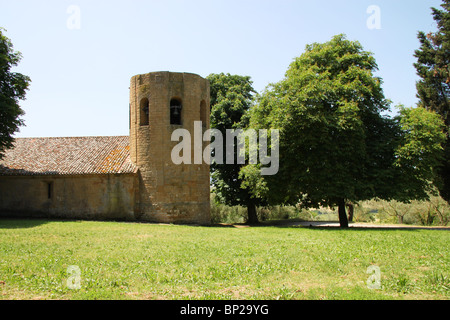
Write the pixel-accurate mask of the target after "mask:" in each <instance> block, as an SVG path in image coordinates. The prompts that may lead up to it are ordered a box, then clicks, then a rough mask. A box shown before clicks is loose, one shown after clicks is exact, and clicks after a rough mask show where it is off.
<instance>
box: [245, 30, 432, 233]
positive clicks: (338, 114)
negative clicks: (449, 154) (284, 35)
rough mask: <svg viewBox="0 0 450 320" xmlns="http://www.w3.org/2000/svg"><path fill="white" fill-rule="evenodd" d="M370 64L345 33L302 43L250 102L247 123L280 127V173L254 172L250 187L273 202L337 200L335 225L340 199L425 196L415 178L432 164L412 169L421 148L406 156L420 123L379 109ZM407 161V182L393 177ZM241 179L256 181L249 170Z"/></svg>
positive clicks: (343, 219) (382, 102)
mask: <svg viewBox="0 0 450 320" xmlns="http://www.w3.org/2000/svg"><path fill="white" fill-rule="evenodd" d="M376 70H377V64H376V61H375V59H374V57H373V56H372V54H371V53H370V52H367V51H364V50H363V48H362V46H361V44H360V43H359V42H356V41H355V42H354V41H349V40H347V39H346V38H345V36H344V35H337V36H335V37H333V38H332V39H331V41H329V42H326V43H314V44H312V45H308V46H307V47H306V52H305V53H303V54H302V55H301V56H300V57H298V58H296V59H295V60H294V61H293V62H292V63H291V65H290V67H289V69H288V70H287V72H286V75H285V78H284V79H283V80H281V81H280V82H278V83H276V84H273V85H271V86H269V87H268V88H267V89H266V91H265V92H264V93H263V94H262V95H261V96H260V98H259V102H258V104H257V106H255V107H254V108H252V112H251V113H252V115H251V126H252V127H254V128H276V129H279V130H280V144H279V147H280V151H279V154H280V170H279V173H278V174H277V175H275V176H268V177H261V179H263V180H264V183H259V186H261V188H260V190H256V191H257V192H264V191H265V195H266V196H267V197H268V200H269V201H270V202H273V203H291V204H296V203H300V204H301V205H302V206H303V207H319V206H331V207H334V206H337V207H338V212H339V221H340V224H341V227H348V220H347V216H346V210H345V205H346V203H349V202H351V203H354V202H358V201H362V200H366V199H371V198H374V197H379V198H383V199H392V198H402V200H405V201H406V200H407V199H409V198H416V197H424V196H426V192H422V191H423V189H424V187H425V185H426V178H422V176H423V175H424V174H425V173H426V174H428V173H429V172H428V171H427V168H430V166H432V164H434V163H431V162H430V163H431V164H430V165H429V166H426V165H424V166H423V167H424V168H423V170H422V171H420V172H416V171H415V170H414V165H417V163H420V161H419V158H420V155H421V153H420V152H418V154H419V156H412V157H411V159H409V161H407V158H408V157H409V156H410V155H411V153H410V151H411V150H409V149H408V147H409V148H411V149H414V150H415V147H416V146H417V144H414V143H411V144H409V143H410V142H412V141H413V140H414V139H413V138H417V137H418V136H419V137H422V135H423V134H424V130H423V126H413V125H409V126H408V124H411V122H414V117H413V115H416V113H415V112H410V113H408V112H407V111H405V110H406V109H404V110H403V113H404V114H405V116H404V117H401V116H400V117H398V118H396V119H393V118H390V117H388V116H386V115H384V112H385V111H387V110H389V105H390V101H388V100H387V99H386V98H385V96H384V94H383V90H382V87H381V84H382V81H381V79H380V78H378V77H375V76H374V72H375V71H376ZM408 110H409V109H408ZM427 115H428V114H427ZM402 119H403V120H402ZM402 121H403V122H402ZM427 129H428V128H427ZM417 130H418V131H420V134H416V131H417ZM436 130H437V131H436ZM436 130H433V132H432V133H431V134H435V133H436V132H438V133H439V128H438V129H436ZM411 131H412V132H413V133H414V134H412V135H407V134H406V133H408V132H411ZM433 138H434V136H433ZM417 140H420V139H419V138H417ZM437 140H439V139H437ZM420 141H422V140H420ZM438 142H439V141H438ZM422 145H425V147H426V146H427V144H426V141H425V142H424V143H423V144H420V146H422ZM402 146H403V147H404V148H403V149H402V148H401V147H402ZM437 148H438V149H439V146H437ZM401 151H404V152H401ZM427 155H428V154H427ZM434 155H435V154H434V153H433V152H431V154H430V155H429V157H428V158H427V159H433V160H434V158H433V157H434ZM403 158H406V159H405V160H403ZM400 160H402V161H400ZM406 164H407V165H409V166H410V167H408V168H409V169H410V170H409V171H408V173H409V174H411V175H412V177H411V180H408V179H399V177H403V176H404V173H405V169H404V167H405V166H406ZM247 172H251V171H250V170H249V171H247ZM253 172H257V171H253ZM419 176H420V177H419ZM415 177H416V178H417V179H415ZM427 177H429V176H427ZM413 178H414V179H413ZM247 179H249V180H250V181H254V180H255V178H254V176H253V177H252V175H251V174H249V175H248V177H247ZM411 181H414V185H413V186H412V187H409V183H410V182H411ZM424 181H425V182H424ZM253 185H256V184H255V183H253Z"/></svg>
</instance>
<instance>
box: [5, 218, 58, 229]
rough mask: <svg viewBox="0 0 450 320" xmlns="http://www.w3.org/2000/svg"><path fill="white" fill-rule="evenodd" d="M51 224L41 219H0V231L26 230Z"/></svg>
mask: <svg viewBox="0 0 450 320" xmlns="http://www.w3.org/2000/svg"><path fill="white" fill-rule="evenodd" d="M49 222H51V221H50V220H47V219H42V218H39V219H38V218H4V217H1V218H0V229H26V228H34V227H38V226H41V225H43V224H46V223H49Z"/></svg>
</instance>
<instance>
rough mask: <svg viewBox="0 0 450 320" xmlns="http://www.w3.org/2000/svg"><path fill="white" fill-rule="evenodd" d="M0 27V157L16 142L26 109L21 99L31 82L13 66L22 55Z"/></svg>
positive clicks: (23, 97)
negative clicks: (15, 49) (21, 105)
mask: <svg viewBox="0 0 450 320" xmlns="http://www.w3.org/2000/svg"><path fill="white" fill-rule="evenodd" d="M3 31H5V29H3V28H0V159H1V158H2V157H3V153H4V152H5V150H6V149H8V148H11V147H12V145H13V142H14V138H13V134H14V133H15V132H17V131H18V129H19V126H22V125H23V124H24V123H23V120H22V119H21V118H20V117H21V116H22V115H24V111H23V110H22V108H21V107H20V106H19V101H20V100H24V99H25V93H26V91H27V90H28V87H29V84H30V82H31V80H30V78H29V77H27V76H25V75H23V74H20V73H18V72H12V71H11V68H12V67H14V66H17V65H18V63H19V62H20V60H21V58H22V55H21V53H20V52H18V51H14V49H13V45H12V43H11V40H10V39H8V38H7V37H6V36H5V35H4V33H3Z"/></svg>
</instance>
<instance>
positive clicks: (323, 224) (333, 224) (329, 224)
mask: <svg viewBox="0 0 450 320" xmlns="http://www.w3.org/2000/svg"><path fill="white" fill-rule="evenodd" d="M261 225H267V226H280V227H281V226H303V227H312V228H314V227H316V228H339V222H338V221H295V220H277V221H269V222H264V223H262V224H261ZM349 228H355V229H359V228H370V229H426V230H448V231H450V226H432V227H428V226H415V225H405V224H403V225H402V224H375V223H360V222H355V223H350V224H349Z"/></svg>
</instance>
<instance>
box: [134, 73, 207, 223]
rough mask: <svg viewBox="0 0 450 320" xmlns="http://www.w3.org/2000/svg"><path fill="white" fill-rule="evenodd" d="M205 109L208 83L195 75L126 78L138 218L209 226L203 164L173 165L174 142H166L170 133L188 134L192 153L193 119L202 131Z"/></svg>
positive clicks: (148, 75)
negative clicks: (198, 122) (181, 132)
mask: <svg viewBox="0 0 450 320" xmlns="http://www.w3.org/2000/svg"><path fill="white" fill-rule="evenodd" d="M209 106H210V98H209V82H208V80H206V79H204V78H202V77H200V76H198V75H196V74H192V73H175V72H167V71H164V72H151V73H147V74H141V75H136V76H133V77H132V78H131V83H130V156H131V160H132V161H133V162H134V163H135V164H136V165H137V166H138V168H139V187H138V188H137V189H138V190H139V191H137V193H138V194H136V197H135V198H136V201H137V203H136V206H135V207H136V209H135V211H136V216H137V218H138V219H139V220H144V221H152V222H164V223H193V224H209V223H210V220H211V219H210V179H209V164H207V163H204V161H202V163H201V164H194V161H191V164H185V163H182V164H174V163H173V161H172V159H171V152H172V149H173V148H174V147H175V146H176V145H177V144H178V143H179V142H177V141H171V137H172V133H173V132H174V131H175V130H176V129H186V130H188V131H189V133H190V134H191V137H192V139H191V144H192V146H191V150H194V148H193V145H194V121H202V130H203V132H204V131H205V130H207V129H208V128H209V124H210V123H209V110H210V108H209ZM202 143H203V142H202ZM204 147H205V143H203V149H204ZM203 149H202V150H203ZM191 157H192V159H193V158H194V155H193V154H192V155H191Z"/></svg>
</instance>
